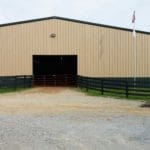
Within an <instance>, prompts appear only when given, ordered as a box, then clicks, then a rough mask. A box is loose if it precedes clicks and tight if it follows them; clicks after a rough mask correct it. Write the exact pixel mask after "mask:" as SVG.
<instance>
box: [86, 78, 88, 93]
mask: <svg viewBox="0 0 150 150" xmlns="http://www.w3.org/2000/svg"><path fill="white" fill-rule="evenodd" d="M86 91H87V92H88V79H87V81H86Z"/></svg>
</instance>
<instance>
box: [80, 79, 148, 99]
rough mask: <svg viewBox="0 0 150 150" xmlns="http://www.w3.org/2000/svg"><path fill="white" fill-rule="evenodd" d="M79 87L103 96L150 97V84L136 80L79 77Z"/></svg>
mask: <svg viewBox="0 0 150 150" xmlns="http://www.w3.org/2000/svg"><path fill="white" fill-rule="evenodd" d="M78 86H79V87H84V88H86V89H87V90H88V89H93V90H97V91H100V92H101V94H102V95H103V94H105V93H114V94H121V95H125V96H126V97H127V98H128V97H129V96H130V95H131V96H148V97H150V82H148V81H146V82H144V81H143V82H142V81H141V80H140V81H138V80H137V81H136V82H135V81H134V80H117V79H115V80H114V79H109V78H108V79H105V78H99V79H93V78H89V77H78Z"/></svg>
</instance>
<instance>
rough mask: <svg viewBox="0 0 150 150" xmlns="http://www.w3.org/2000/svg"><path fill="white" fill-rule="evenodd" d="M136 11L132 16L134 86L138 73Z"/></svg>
mask: <svg viewBox="0 0 150 150" xmlns="http://www.w3.org/2000/svg"><path fill="white" fill-rule="evenodd" d="M135 20H136V17H135V11H134V12H133V16H132V23H133V51H134V73H133V74H134V75H133V76H134V79H133V80H134V88H136V80H137V79H136V75H137V43H136V41H137V40H136V30H135Z"/></svg>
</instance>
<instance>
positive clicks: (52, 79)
mask: <svg viewBox="0 0 150 150" xmlns="http://www.w3.org/2000/svg"><path fill="white" fill-rule="evenodd" d="M33 76H34V79H33V84H34V86H74V85H76V79H77V56H76V55H59V56H58V55H50V56H49V55H48V56H47V55H34V56H33Z"/></svg>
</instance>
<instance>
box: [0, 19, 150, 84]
mask: <svg viewBox="0 0 150 150" xmlns="http://www.w3.org/2000/svg"><path fill="white" fill-rule="evenodd" d="M136 32H137V36H136V38H133V36H132V30H131V29H125V28H120V27H114V26H108V25H102V24H96V23H91V22H85V21H80V20H73V19H68V18H61V17H49V18H42V19H36V20H28V21H22V22H15V23H8V24H1V25H0V87H13V86H32V85H33V84H34V85H72V84H76V83H78V84H80V80H81V79H87V78H88V79H89V78H90V79H96V80H98V79H101V78H111V79H113V80H117V79H123V80H133V79H134V77H136V78H137V79H138V80H142V79H144V80H150V33H149V32H143V31H136ZM77 80H78V82H77Z"/></svg>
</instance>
